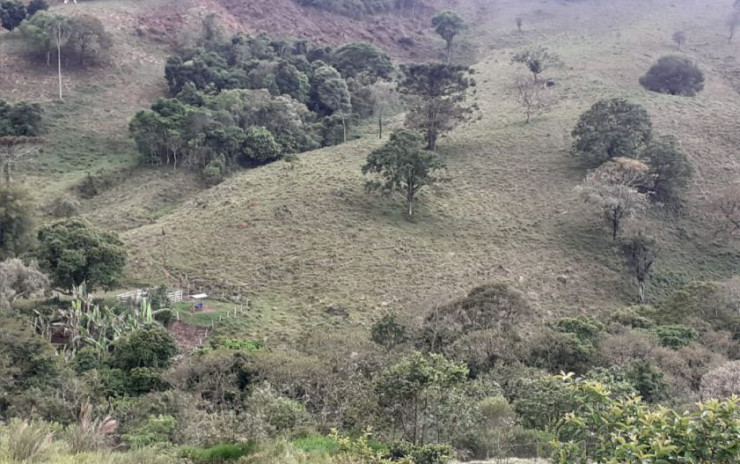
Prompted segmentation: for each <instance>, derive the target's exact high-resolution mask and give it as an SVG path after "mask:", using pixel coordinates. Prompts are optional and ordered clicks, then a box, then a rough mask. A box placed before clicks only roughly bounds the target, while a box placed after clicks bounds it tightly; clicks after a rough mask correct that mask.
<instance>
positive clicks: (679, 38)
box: [673, 31, 686, 50]
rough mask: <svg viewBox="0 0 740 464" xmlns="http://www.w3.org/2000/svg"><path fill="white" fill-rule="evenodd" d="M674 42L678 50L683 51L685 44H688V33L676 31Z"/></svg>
mask: <svg viewBox="0 0 740 464" xmlns="http://www.w3.org/2000/svg"><path fill="white" fill-rule="evenodd" d="M673 41H674V42H676V47H677V48H678V50H681V47H682V46H683V44H685V43H686V33H685V32H684V31H676V32H675V33H674V34H673Z"/></svg>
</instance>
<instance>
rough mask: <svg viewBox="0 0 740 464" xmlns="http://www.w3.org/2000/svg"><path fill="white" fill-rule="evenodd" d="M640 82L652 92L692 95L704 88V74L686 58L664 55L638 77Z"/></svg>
mask: <svg viewBox="0 0 740 464" xmlns="http://www.w3.org/2000/svg"><path fill="white" fill-rule="evenodd" d="M640 84H641V85H642V86H643V87H645V88H646V89H648V90H652V91H653V92H659V93H667V94H669V95H683V96H686V97H693V96H694V95H696V94H697V93H698V92H701V91H702V90H704V74H702V72H701V71H700V70H699V68H698V67H697V66H696V65H695V64H694V63H693V62H692V61H691V60H689V59H688V58H684V57H682V56H664V57H663V58H661V59H659V60H658V62H657V63H655V64H654V65H653V67H652V68H650V71H648V73H647V74H645V75H644V76H643V77H641V78H640Z"/></svg>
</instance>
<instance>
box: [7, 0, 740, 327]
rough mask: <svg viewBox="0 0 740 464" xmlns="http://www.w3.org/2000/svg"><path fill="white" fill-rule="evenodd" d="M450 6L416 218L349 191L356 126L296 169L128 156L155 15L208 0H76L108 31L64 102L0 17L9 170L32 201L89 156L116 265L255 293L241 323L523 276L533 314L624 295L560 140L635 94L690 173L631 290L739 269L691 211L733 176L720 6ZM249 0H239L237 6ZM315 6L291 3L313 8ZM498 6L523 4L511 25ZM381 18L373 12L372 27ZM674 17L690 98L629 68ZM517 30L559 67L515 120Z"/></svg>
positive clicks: (263, 22)
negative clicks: (547, 103)
mask: <svg viewBox="0 0 740 464" xmlns="http://www.w3.org/2000/svg"><path fill="white" fill-rule="evenodd" d="M286 1H287V0H286ZM289 3H291V6H290V11H291V12H292V13H291V14H294V13H295V11H294V9H295V8H296V7H295V5H293V4H292V2H289ZM453 3H454V2H453ZM458 3H459V4H456V5H452V3H447V4H445V3H444V2H440V5H437V6H445V5H448V6H451V7H456V6H457V7H460V8H461V9H462V10H463V12H464V13H465V14H467V16H468V18H469V19H471V20H473V19H475V21H473V23H474V26H473V28H472V29H471V30H470V31H468V32H467V33H466V36H465V41H467V42H468V44H470V45H466V46H464V48H466V49H471V48H473V47H471V45H472V46H474V48H476V49H477V51H478V53H477V55H478V57H479V59H480V60H479V62H478V63H477V64H476V65H475V69H476V73H477V77H476V80H477V82H478V86H477V96H476V101H477V103H478V104H479V105H480V112H479V114H478V115H477V116H478V117H477V118H476V119H475V120H474V121H472V122H470V123H468V124H466V125H464V126H463V127H460V128H458V129H457V130H455V131H454V132H453V133H452V134H450V135H449V136H448V137H446V138H445V139H444V140H443V141H442V143H441V146H440V151H441V152H442V153H443V154H444V156H445V157H446V159H447V161H448V165H449V174H450V175H451V177H452V179H453V181H452V182H451V183H449V184H445V185H443V186H442V187H440V188H439V189H436V190H435V191H433V192H432V191H430V192H426V193H424V195H423V196H422V199H421V203H420V206H419V209H418V211H419V214H418V216H417V217H416V218H415V219H414V221H407V220H406V219H404V218H403V217H402V216H401V211H402V208H401V207H400V203H399V200H398V199H393V198H390V199H389V198H381V197H377V196H372V195H367V194H365V192H364V189H363V183H364V180H363V178H362V176H361V174H360V167H361V166H362V164H363V162H364V159H365V157H366V156H367V154H368V153H369V151H371V150H372V149H373V148H375V147H377V146H379V145H380V144H381V143H382V141H379V140H377V139H376V138H375V137H374V136H373V135H372V134H370V133H368V134H366V135H364V136H363V137H362V138H360V139H359V140H356V141H353V142H350V143H348V144H346V145H342V146H338V147H332V148H327V149H323V150H318V151H315V152H310V153H305V154H303V155H301V156H300V161H299V162H298V163H297V164H296V165H295V166H292V165H289V164H287V163H283V162H278V163H275V164H272V165H268V166H264V167H261V168H257V169H252V170H249V171H244V172H241V173H238V174H236V175H234V176H233V177H232V178H230V179H228V180H227V181H226V182H224V183H223V184H221V185H219V186H217V187H215V188H212V189H209V190H201V189H202V187H201V185H200V184H199V183H198V181H197V179H195V178H193V177H192V176H190V175H188V174H186V173H182V172H178V173H173V172H171V171H166V170H149V169H143V168H135V169H129V166H131V165H132V164H134V163H135V157H136V154H135V150H134V147H133V144H132V142H131V140H130V139H129V138H128V134H127V123H128V120H129V118H130V117H131V116H132V115H133V113H134V112H135V111H136V110H137V109H141V108H145V107H147V106H148V105H149V104H150V102H151V101H153V100H154V99H155V98H156V97H157V96H159V95H162V94H163V93H164V87H165V86H164V82H163V79H162V67H163V60H164V58H165V57H166V54H167V53H168V49H167V45H166V44H165V42H166V41H167V40H169V39H174V38H175V37H174V35H175V34H176V32H175V30H176V29H174V28H172V27H171V24H170V23H168V22H167V21H175V20H177V21H184V22H183V23H182V24H187V21H192V20H193V18H197V17H198V12H199V11H204V8H208V7H209V5H210V4H206V3H202V4H201V3H186V4H182V5H181V6H180V7H179V9H175V8H174V7H172V4H169V3H158V2H147V3H146V4H139V3H135V2H123V1H117V2H89V3H84V4H80V5H78V6H77V8H78V9H79V10H83V9H84V11H85V13H89V14H94V15H96V16H99V17H100V18H101V19H102V20H103V21H104V22H105V23H106V25H108V26H109V27H110V28H112V29H113V30H114V32H115V35H116V38H117V40H116V42H117V45H116V51H115V58H114V59H113V60H112V61H113V62H112V66H111V67H110V68H104V69H97V70H91V71H87V72H82V71H80V72H78V73H75V74H72V75H69V76H67V80H66V82H67V84H66V85H67V92H68V97H67V98H66V100H65V102H64V103H63V104H62V103H58V102H54V101H53V98H54V95H53V92H54V85H53V79H54V72H53V69H45V68H44V67H39V66H38V65H37V64H29V63H28V62H26V61H25V60H23V59H22V58H21V57H20V56H19V51H20V48H21V45H20V43H19V40H18V39H17V38H15V37H10V36H9V34H4V35H3V37H2V43H3V46H4V47H5V48H4V49H5V51H6V53H7V56H6V57H5V59H6V62H10V63H12V65H11V67H10V68H11V69H12V71H11V72H10V73H5V74H4V75H3V77H2V78H0V79H2V81H0V88H2V89H3V90H2V96H3V98H8V99H11V100H20V99H23V98H33V99H38V97H39V96H40V97H41V99H42V100H45V101H47V103H46V110H47V115H48V118H49V120H50V121H51V124H50V132H49V134H48V136H47V139H48V144H47V148H46V149H45V150H44V153H43V156H40V157H39V159H38V160H36V161H35V162H34V163H33V164H32V165H30V166H29V167H28V168H27V169H26V172H27V174H28V181H29V182H30V183H31V184H33V185H34V186H36V187H37V192H38V196H39V200H40V201H41V202H42V203H43V202H45V201H48V200H49V199H51V198H53V197H54V196H56V195H58V194H59V192H62V191H66V190H68V189H69V188H70V186H72V185H75V184H77V183H79V182H80V181H81V180H82V179H83V178H84V176H85V175H86V173H88V172H92V173H96V172H98V171H99V170H105V171H106V172H111V171H113V172H117V174H114V175H112V179H113V180H112V182H111V184H110V185H111V186H110V188H109V189H108V190H107V191H105V192H103V193H102V194H100V195H98V196H96V197H94V198H92V199H89V200H83V201H82V204H83V213H84V215H85V216H86V217H88V218H89V219H91V220H92V221H94V222H96V223H98V224H100V225H103V226H106V227H109V228H113V229H116V230H119V231H121V232H123V237H124V239H125V240H126V242H127V244H129V246H130V247H131V250H130V251H131V260H130V266H129V268H128V271H127V275H128V279H129V280H130V281H131V282H132V283H136V282H140V281H155V282H160V281H165V280H167V279H168V278H167V277H166V276H169V282H170V283H171V284H172V285H178V284H180V283H181V282H182V281H183V279H185V278H187V280H189V281H191V282H198V284H197V285H200V286H202V287H205V288H210V289H213V292H214V294H216V295H222V296H223V297H229V296H231V295H235V294H238V295H244V296H248V297H250V298H253V299H256V301H258V302H260V304H261V306H263V307H264V308H267V309H266V313H265V314H262V315H261V316H260V319H259V320H257V319H255V320H253V321H251V322H254V323H255V324H252V325H251V326H250V329H249V330H252V331H255V332H258V333H270V332H273V331H278V332H281V331H283V332H292V331H293V330H295V329H298V328H300V327H303V326H305V325H306V324H307V323H311V324H327V325H336V324H342V325H343V324H346V323H347V321H353V322H363V321H366V320H367V319H368V318H370V317H373V316H374V315H375V314H377V313H378V312H381V311H386V310H402V311H404V312H406V313H407V314H410V315H415V314H419V312H420V311H421V310H422V309H425V308H428V307H430V306H431V305H434V304H438V303H441V302H444V301H447V300H449V299H451V298H454V297H456V296H459V295H461V294H463V293H464V292H466V291H467V290H468V289H470V288H471V287H473V286H475V285H478V284H481V283H485V282H490V281H498V280H501V281H506V282H510V283H513V284H515V285H516V286H517V287H518V288H520V289H521V290H523V291H524V292H525V293H526V294H527V296H528V298H529V299H530V300H531V301H532V302H533V304H534V305H535V306H536V307H537V308H538V309H539V310H540V311H541V312H542V314H543V315H547V314H550V313H561V312H595V311H600V310H603V309H608V308H612V307H617V306H622V305H625V304H629V303H630V302H632V301H633V299H634V289H633V283H632V282H631V280H630V278H629V276H628V274H627V273H626V271H625V270H624V266H623V264H622V258H621V255H619V254H618V253H617V252H616V250H615V249H613V247H612V244H611V243H610V242H609V241H608V240H607V234H606V232H605V231H604V230H603V229H602V227H601V224H600V222H599V221H598V219H599V217H598V215H597V214H596V213H595V212H594V211H592V210H591V209H590V208H589V207H588V206H587V205H585V204H583V203H582V201H581V200H580V199H579V198H578V197H577V196H576V195H575V193H574V192H573V188H574V187H575V186H576V185H577V183H578V182H579V181H580V180H581V179H582V178H583V175H584V169H583V168H582V167H581V166H579V164H578V163H577V161H576V160H575V159H573V158H572V157H571V156H570V155H569V149H570V144H571V139H570V130H571V129H572V127H573V126H574V124H575V122H576V120H577V118H578V116H579V115H580V114H581V113H582V112H583V111H584V110H585V109H586V108H588V107H589V106H590V105H591V104H593V103H594V102H595V101H597V100H598V99H600V98H607V97H616V96H623V97H627V98H629V99H630V100H632V101H634V102H637V103H640V104H642V105H644V106H645V107H646V108H647V109H648V111H649V112H650V113H651V115H652V116H653V120H654V122H655V125H656V129H657V130H658V131H659V132H660V133H662V134H666V135H675V136H676V137H678V139H679V141H680V142H681V146H682V147H683V149H684V150H685V151H686V152H687V153H688V154H689V156H690V158H691V160H692V162H693V163H694V165H695V167H696V169H697V172H698V176H697V179H696V184H695V185H694V187H693V188H692V193H691V195H690V198H689V201H688V206H687V208H686V209H685V210H684V211H682V212H681V213H680V214H674V213H668V212H661V211H655V212H654V213H652V214H651V216H650V217H649V218H647V221H649V222H650V223H652V224H653V225H654V226H655V228H656V229H657V230H659V231H660V232H659V234H658V235H659V238H660V240H661V244H662V252H661V256H660V259H659V261H658V263H657V265H656V274H655V277H654V279H653V282H652V288H650V289H649V290H648V293H649V295H652V296H653V297H654V298H657V297H659V296H660V295H661V294H662V292H664V291H665V290H666V289H668V288H670V287H672V286H675V285H676V284H679V283H682V282H685V281H688V280H690V279H717V280H724V279H727V278H729V277H730V276H731V275H732V274H733V273H737V272H738V271H740V254H739V253H740V252H739V250H738V246H737V243H731V242H728V241H726V240H724V239H722V238H718V237H715V236H714V235H713V227H712V224H711V222H710V221H708V219H707V217H706V214H705V213H706V205H707V203H708V202H709V201H710V200H711V199H712V198H713V197H714V195H715V194H716V193H717V191H718V190H719V189H720V188H721V187H723V186H724V185H726V184H727V183H728V182H731V181H734V180H736V179H737V178H738V175H739V174H740V167H739V166H738V158H737V155H736V153H735V150H734V147H735V146H737V144H738V138H740V135H738V133H737V130H736V120H737V116H738V110H737V108H738V103H740V95H738V93H737V91H736V90H735V89H737V88H740V86H739V85H738V84H739V83H740V79H738V78H737V72H736V70H737V69H736V68H737V66H734V64H737V59H738V58H739V57H740V56H739V52H738V47H737V45H735V44H730V45H728V44H727V43H726V40H724V39H723V38H722V37H719V36H718V32H717V31H724V29H723V27H724V18H725V14H726V12H725V10H723V9H721V8H714V7H713V3H712V4H710V3H707V2H704V1H699V0H696V1H688V2H683V3H682V5H681V6H678V5H674V4H673V3H671V2H669V1H664V0H654V1H650V2H638V1H625V2H620V3H619V4H618V5H617V4H613V3H610V2H605V1H593V2H551V1H547V2H541V1H523V2H522V1H503V0H502V1H498V2H494V3H488V2H480V3H477V2H472V3H467V2H464V5H463V4H462V3H460V2H458ZM234 5H236V4H233V5H232V4H231V3H229V2H222V3H219V4H218V5H216V6H218V8H219V10H218V11H219V12H221V13H223V14H224V15H226V14H231V13H233V15H232V16H230V18H231V19H229V21H227V25H228V26H229V28H230V29H231V30H236V29H240V28H243V27H246V28H247V29H248V30H250V31H259V30H261V29H260V28H269V27H271V26H273V25H274V24H277V23H276V22H275V21H277V19H275V20H274V21H273V20H272V19H271V18H267V17H264V16H260V17H256V18H255V19H254V21H253V22H252V23H249V24H248V25H245V24H247V23H245V22H244V21H248V20H247V19H245V18H247V16H248V15H245V14H241V13H239V12H238V11H236V12H235V10H234V8H236V7H235V6H234ZM211 6H213V7H214V8H215V7H216V6H214V5H211ZM257 6H258V5H257V4H256V2H247V3H245V4H244V5H241V7H240V8H241V10H239V11H241V12H242V13H243V12H244V11H251V10H249V9H250V8H256V7H257ZM638 6H639V8H638ZM633 7H634V8H633ZM71 8H72V6H71V5H60V6H57V7H55V9H58V10H59V11H65V12H67V11H71ZM286 8H288V6H286ZM165 11H168V12H169V13H171V15H170V16H167V15H166V14H164V13H163V12H165ZM604 11H608V12H609V13H608V14H604ZM155 13H156V14H155ZM221 13H219V14H221ZM320 14H321V13H320V12H316V11H312V12H310V13H306V15H305V16H306V18H308V19H307V21H309V22H310V21H314V22H315V21H319V20H320V18H321V16H320ZM516 16H521V17H522V18H523V19H524V32H522V33H518V32H516V27H515V25H514V18H515V17H516ZM173 18H174V19H173ZM188 18H189V19H188ZM317 18H319V19H317ZM332 20H333V21H334V20H336V21H338V22H337V25H342V26H343V27H344V26H346V25H347V24H350V23H349V22H348V21H350V20H348V19H346V18H344V19H341V20H340V19H337V18H334V17H332ZM381 20H382V18H375V19H372V20H371V21H373V22H374V23H373V24H375V25H376V26H378V24H381V23H380V22H379V21H381ZM339 21H341V22H339ZM476 21H477V22H476ZM154 23H156V24H154ZM174 24H177V23H176V22H175V23H174ZM280 24H282V23H280ZM307 24H308V23H307ZM389 24H390V23H389ZM381 25H382V24H381ZM155 26H156V27H160V29H156V27H155ZM281 27H282V26H281ZM399 27H400V26H399ZM404 27H409V28H417V29H418V28H422V27H423V25H422V24H421V23H406V24H405V26H404ZM142 28H143V29H142ZM162 28H164V29H162ZM168 28H169V29H168ZM155 29H156V30H159V32H157V33H154V32H152V31H155ZM677 29H684V30H686V31H687V33H688V35H689V41H688V44H687V46H686V47H685V50H684V52H683V53H685V54H686V55H688V56H689V57H691V58H692V59H694V60H695V61H697V62H698V63H699V65H700V66H701V67H702V69H703V70H704V72H705V74H706V77H707V86H706V89H705V91H704V92H702V93H701V94H699V96H697V97H696V98H693V99H689V98H679V97H669V96H663V95H658V94H651V93H648V92H646V91H645V90H643V89H642V88H641V87H640V86H639V84H638V82H637V80H638V78H639V76H640V75H642V74H643V73H644V72H645V71H646V70H647V68H648V67H649V66H650V64H651V63H652V62H653V61H654V59H656V58H658V57H660V56H662V55H664V54H670V53H675V50H674V46H673V44H672V43H671V41H670V37H671V35H672V33H673V32H674V31H675V30H677ZM332 30H333V29H332ZM358 30H359V29H352V28H350V31H353V32H351V33H350V34H349V36H352V35H353V34H360V38H363V36H362V34H364V33H365V32H358ZM394 30H395V29H394ZM142 31H143V32H142ZM162 31H164V32H162ZM168 31H169V32H168ZM311 31H312V32H311V33H310V34H308V35H309V36H314V37H315V38H316V37H318V35H317V34H319V32H317V31H313V29H312V30H311ZM155 32H156V31H155ZM157 34H159V35H157ZM163 34H164V35H163ZM167 34H170V35H167ZM424 34H427V33H426V32H424ZM349 36H348V37H349ZM419 37H426V35H423V34H422V35H420V36H419ZM352 38H354V37H352ZM367 38H373V37H372V36H368V37H367ZM319 39H320V37H319ZM325 40H326V41H328V42H332V43H333V42H336V41H337V40H338V39H337V37H334V36H331V35H329V36H327V37H326V38H325ZM381 43H382V40H381ZM437 45H440V44H437ZM527 45H545V46H547V47H548V48H549V49H551V50H552V51H554V52H556V53H558V54H559V55H560V56H561V57H562V60H563V62H564V66H563V67H561V68H558V69H553V70H550V71H548V72H546V77H548V78H552V79H554V80H555V81H556V82H557V86H556V88H555V94H556V95H557V103H556V105H555V106H554V108H553V109H552V110H551V111H549V112H548V113H546V114H545V115H543V116H538V117H537V118H535V119H534V120H533V122H532V124H530V125H525V124H523V114H521V111H520V110H519V109H518V108H517V106H516V103H515V101H514V98H513V91H512V89H511V85H512V82H513V79H514V77H515V76H516V75H519V74H522V75H523V74H524V69H522V68H520V67H518V66H515V65H512V64H511V63H510V61H511V56H512V55H513V54H514V53H515V52H516V51H518V50H520V49H521V48H523V47H525V46H527ZM399 53H400V52H399ZM405 58H408V55H406V56H405ZM5 69H8V67H7V65H6V68H5ZM270 308H272V309H270ZM337 313H338V314H345V313H346V314H347V315H348V316H347V317H348V319H344V318H343V317H339V318H337V316H336V315H332V314H337ZM255 318H256V316H255Z"/></svg>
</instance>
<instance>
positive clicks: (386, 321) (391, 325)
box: [370, 314, 408, 351]
mask: <svg viewBox="0 0 740 464" xmlns="http://www.w3.org/2000/svg"><path fill="white" fill-rule="evenodd" d="M370 333H371V338H372V340H373V341H374V342H375V343H377V344H378V345H380V346H382V347H383V348H385V349H386V350H387V351H391V350H392V349H393V348H394V347H395V346H397V345H400V344H401V343H404V342H405V341H406V340H408V335H407V334H406V327H405V326H404V325H402V324H400V323H399V322H398V321H397V320H396V316H394V315H393V314H386V315H385V316H383V317H382V318H381V319H380V320H379V321H378V322H376V323H375V324H373V326H372V328H371V329H370Z"/></svg>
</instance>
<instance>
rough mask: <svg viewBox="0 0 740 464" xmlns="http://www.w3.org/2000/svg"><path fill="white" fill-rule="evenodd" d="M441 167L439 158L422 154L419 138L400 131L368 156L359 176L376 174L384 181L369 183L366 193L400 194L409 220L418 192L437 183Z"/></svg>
mask: <svg viewBox="0 0 740 464" xmlns="http://www.w3.org/2000/svg"><path fill="white" fill-rule="evenodd" d="M444 167H445V165H444V162H443V161H442V159H441V158H440V156H439V155H438V154H436V153H434V152H432V151H427V150H424V147H423V138H422V137H421V135H419V134H418V133H416V132H412V131H409V130H403V129H402V130H398V131H396V132H394V133H393V134H391V137H390V140H389V141H388V143H386V144H385V145H384V146H383V147H382V148H379V149H377V150H374V151H373V152H372V153H370V155H369V156H368V157H367V163H366V164H365V166H363V167H362V173H363V174H368V173H376V174H379V175H380V176H381V177H382V178H383V180H382V181H370V182H368V183H367V188H368V190H382V191H384V192H386V193H393V192H400V193H402V194H403V195H404V197H405V199H406V213H407V214H408V216H409V217H411V216H412V215H413V214H414V201H415V200H416V196H417V195H418V193H419V191H420V190H421V189H422V188H424V187H425V186H428V185H433V184H434V183H435V182H437V181H439V180H440V179H439V178H438V177H437V176H436V175H435V173H436V171H439V170H440V169H443V168H444Z"/></svg>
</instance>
